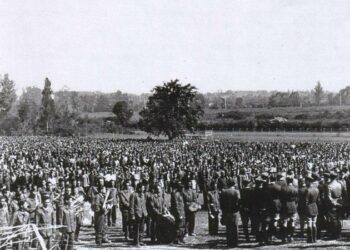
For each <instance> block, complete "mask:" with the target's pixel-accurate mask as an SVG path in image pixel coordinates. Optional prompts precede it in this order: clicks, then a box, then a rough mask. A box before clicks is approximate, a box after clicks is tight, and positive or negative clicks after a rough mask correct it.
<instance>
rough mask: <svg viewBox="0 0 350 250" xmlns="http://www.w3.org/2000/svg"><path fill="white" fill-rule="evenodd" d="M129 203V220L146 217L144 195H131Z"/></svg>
mask: <svg viewBox="0 0 350 250" xmlns="http://www.w3.org/2000/svg"><path fill="white" fill-rule="evenodd" d="M129 203H130V218H131V219H140V218H142V217H146V216H147V209H146V197H145V194H144V193H141V194H140V193H137V192H135V193H132V194H131V195H130V201H129Z"/></svg>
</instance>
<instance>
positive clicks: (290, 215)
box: [281, 175, 298, 242]
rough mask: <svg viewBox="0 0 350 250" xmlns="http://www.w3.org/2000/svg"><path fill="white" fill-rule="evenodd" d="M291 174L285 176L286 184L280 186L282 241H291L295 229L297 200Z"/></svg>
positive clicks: (296, 192) (296, 191)
mask: <svg viewBox="0 0 350 250" xmlns="http://www.w3.org/2000/svg"><path fill="white" fill-rule="evenodd" d="M293 180H294V178H293V176H290V175H288V176H287V177H286V181H287V186H283V187H282V188H281V203H282V209H281V215H282V226H281V234H282V241H283V242H285V241H286V239H287V240H288V242H292V241H293V234H294V230H295V220H296V213H297V200H298V190H297V188H296V187H295V186H294V185H293Z"/></svg>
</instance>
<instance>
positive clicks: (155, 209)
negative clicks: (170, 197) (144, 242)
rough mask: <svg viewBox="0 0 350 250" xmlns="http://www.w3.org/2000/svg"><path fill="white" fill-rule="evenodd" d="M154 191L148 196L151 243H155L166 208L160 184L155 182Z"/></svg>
mask: <svg viewBox="0 0 350 250" xmlns="http://www.w3.org/2000/svg"><path fill="white" fill-rule="evenodd" d="M152 190H153V193H152V195H151V196H150V197H149V198H148V199H149V201H148V203H149V206H148V207H149V215H150V218H151V243H155V241H156V236H157V229H158V220H159V216H161V215H162V214H163V212H164V210H165V200H164V198H163V195H162V188H161V186H160V185H157V184H154V187H153V189H152Z"/></svg>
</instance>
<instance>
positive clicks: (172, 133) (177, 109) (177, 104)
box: [140, 79, 203, 140]
mask: <svg viewBox="0 0 350 250" xmlns="http://www.w3.org/2000/svg"><path fill="white" fill-rule="evenodd" d="M152 93H153V94H152V95H151V96H150V97H149V98H148V101H147V104H146V107H145V108H144V109H143V110H142V111H141V112H140V115H141V120H140V125H141V128H143V130H145V131H146V132H149V133H152V134H155V135H160V134H164V135H166V136H167V137H168V138H169V139H170V140H171V139H174V138H176V137H179V136H181V135H183V134H184V133H185V131H186V130H188V131H190V132H194V130H195V128H196V126H197V123H198V120H199V118H200V116H201V115H203V110H202V109H201V107H200V105H199V103H198V102H197V101H196V100H197V99H196V95H197V91H196V87H194V86H192V85H191V84H186V85H181V84H180V82H179V80H177V79H176V80H171V81H169V82H166V83H163V85H162V86H156V87H155V88H154V89H153V90H152Z"/></svg>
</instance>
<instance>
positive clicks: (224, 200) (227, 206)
mask: <svg viewBox="0 0 350 250" xmlns="http://www.w3.org/2000/svg"><path fill="white" fill-rule="evenodd" d="M240 199H241V195H240V192H239V191H238V190H236V189H234V188H228V189H224V190H222V192H221V195H220V207H221V210H222V213H223V214H232V213H236V212H238V210H239V204H240Z"/></svg>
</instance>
